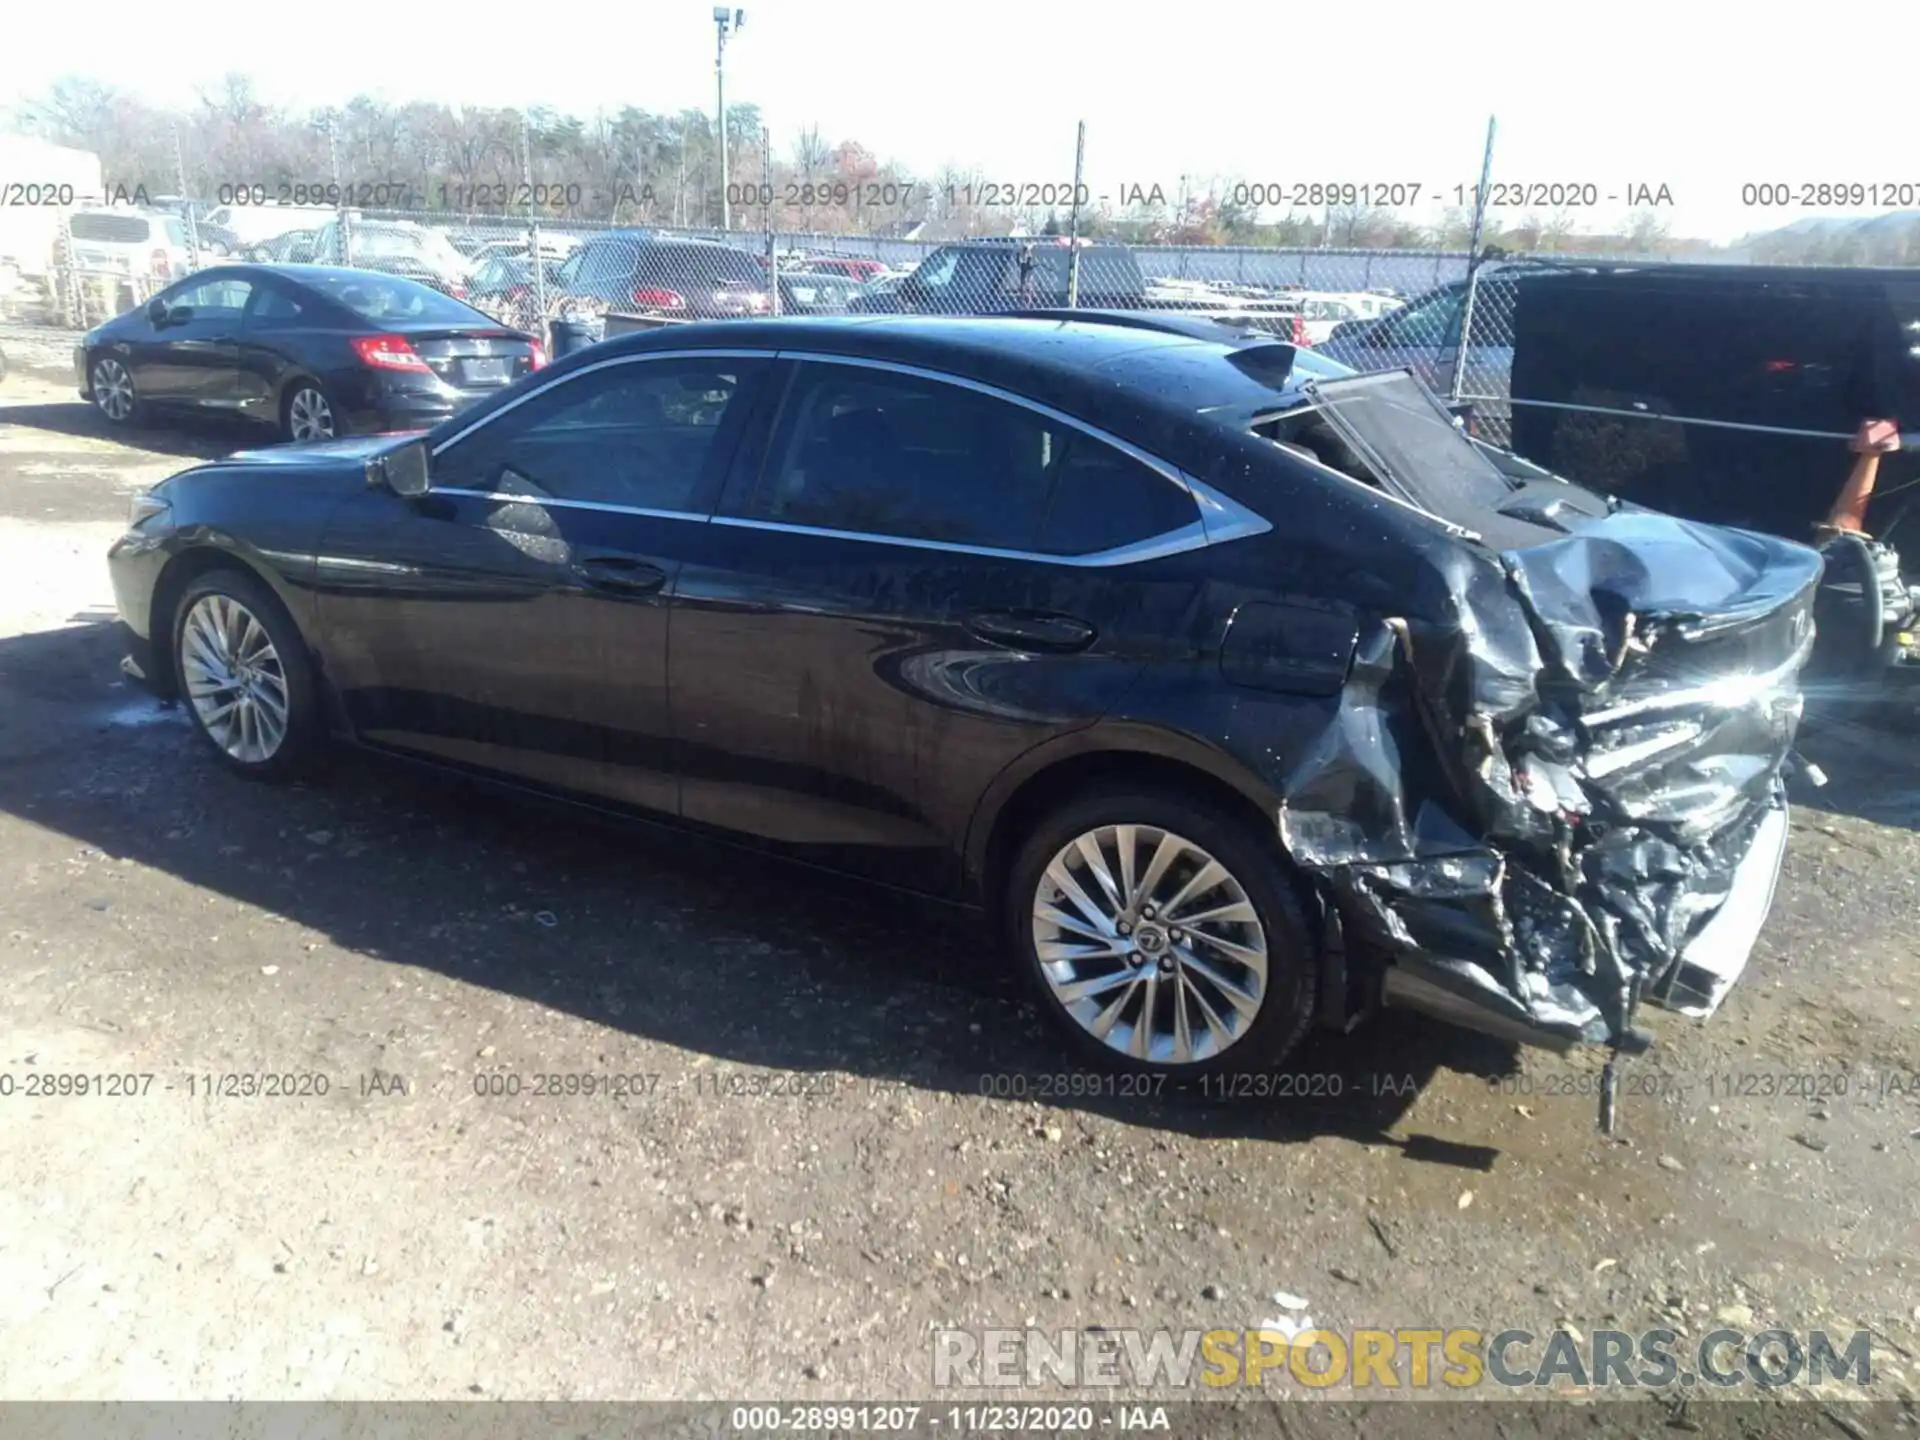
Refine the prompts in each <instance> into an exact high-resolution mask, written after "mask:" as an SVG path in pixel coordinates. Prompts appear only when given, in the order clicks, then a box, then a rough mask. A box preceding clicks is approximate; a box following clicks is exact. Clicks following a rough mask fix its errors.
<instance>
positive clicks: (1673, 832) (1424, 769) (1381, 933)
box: [1279, 511, 1820, 1047]
mask: <svg viewBox="0 0 1920 1440" xmlns="http://www.w3.org/2000/svg"><path fill="white" fill-rule="evenodd" d="M1438 563H1439V564H1440V565H1442V566H1446V567H1451V568H1450V571H1449V573H1447V574H1446V575H1445V576H1444V582H1445V588H1446V591H1447V594H1448V597H1449V598H1448V599H1447V601H1446V602H1444V603H1443V604H1441V605H1439V606H1436V607H1435V608H1434V610H1433V611H1432V612H1431V613H1429V614H1427V615H1424V616H1411V615H1410V616H1408V617H1406V618H1402V619H1394V620H1391V621H1389V622H1388V623H1387V624H1386V625H1384V626H1382V627H1381V628H1380V629H1379V631H1378V632H1376V633H1375V634H1373V635H1372V636H1370V637H1367V638H1366V639H1365V640H1364V641H1363V644H1362V648H1361V651H1360V653H1359V654H1358V656H1357V658H1356V663H1355V665H1354V668H1353V670H1352V672H1351V675H1350V678H1349V680H1348V683H1347V686H1346V689H1345V690H1344V691H1343V693H1342V695H1341V697H1340V701H1339V707H1338V711H1337V714H1336V715H1335V717H1334V720H1333V723H1332V724H1331V725H1330V726H1328V728H1327V729H1326V731H1325V732H1324V733H1323V734H1322V736H1321V737H1320V743H1319V745H1318V746H1317V747H1316V748H1315V749H1314V751H1313V752H1312V753H1311V754H1309V755H1306V756H1305V757H1303V758H1302V759H1301V761H1300V763H1299V764H1297V765H1296V766H1295V768H1294V769H1293V771H1292V772H1291V774H1290V775H1289V776H1288V777H1287V780H1286V783H1285V786H1284V789H1283V794H1284V799H1283V802H1282V804H1281V807H1280V813H1279V825H1280V833H1281V838H1282V841H1283V843H1284V844H1285V845H1286V847H1287V849H1288V851H1289V853H1290V854H1291V855H1292V856H1293V857H1294V859H1295V860H1296V861H1298V862H1299V863H1300V864H1301V865H1302V866H1304V867H1305V868H1306V869H1307V870H1308V872H1309V873H1310V874H1312V875H1313V876H1314V877H1315V879H1316V881H1317V882H1318V884H1319V885H1320V887H1321V889H1322V891H1323V893H1324V894H1325V895H1326V897H1327V899H1328V901H1329V902H1330V903H1331V904H1332V905H1333V906H1334V907H1335V908H1336V909H1337V911H1338V913H1339V915H1340V917H1341V920H1342V922H1343V926H1344V928H1345V932H1346V935H1347V937H1348V942H1349V945H1350V946H1351V947H1353V948H1354V949H1356V950H1359V951H1363V952H1365V953H1368V954H1370V955H1372V956H1375V957H1378V959H1379V961H1380V962H1381V963H1382V964H1383V965H1384V967H1385V969H1384V974H1383V983H1382V991H1383V994H1384V996H1385V998H1386V1000H1387V1001H1388V1003H1397V1004H1405V1005H1410V1006H1413V1007H1415V1008H1420V1009H1424V1010H1428V1011H1431V1012H1433V1013H1435V1014H1437V1015H1440V1016H1442V1017H1443V1018H1446V1019H1449V1020H1452V1021H1455V1022H1457V1023H1462V1024H1468V1025H1472V1026H1474V1027H1476V1028H1479V1029H1483V1030H1488V1031H1492V1032H1495V1033H1498V1034H1502V1035H1505V1036H1507V1037H1509V1038H1512V1039H1516V1040H1521V1041H1524V1042H1528V1043H1535V1044H1545V1045H1550V1046H1555V1047H1563V1046H1566V1045H1569V1044H1577V1043H1608V1042H1617V1041H1622V1040H1624V1039H1625V1038H1626V1037H1627V1036H1628V1034H1629V1032H1630V1031H1631V1030H1632V1028H1633V1022H1634V1016H1635V1013H1636V1011H1637V1010H1638V1008H1639V1006H1640V1005H1641V1004H1642V1003H1643V1002H1653V1003H1665V1004H1667V1005H1669V1006H1670V1007H1671V1008H1676V1009H1679V1010H1681V1011H1682V1012H1683V1013H1686V1014H1695V1015H1706V1014H1710V1013H1711V1012H1712V1010H1713V1009H1714V1007H1715V1006H1717V1005H1718V1004H1719V1002H1720V1000H1721V999H1722V998H1723V997H1724V996H1725V994H1726V992H1727V990H1728V989H1729V988H1730V987H1731V986H1732V984H1733V983H1734V981H1735V980H1736V979H1737V978H1738V976H1739V974H1740V971H1741V969H1742V968H1743V967H1744V965H1745V963H1746V958H1747V954H1748V952H1749V951H1750V950H1751V949H1752V946H1753V943H1754V940H1755V937H1756V936H1757V935H1758V933H1759V930H1760V927H1761V924H1762V922H1763V921H1764V919H1765V916H1766V912H1767V909H1768V907H1769V905H1770V904H1771V901H1772V895H1773V886H1774V881H1775V878H1776V876H1777V875H1778V872H1779V867H1780V858H1781V853H1782V850H1783V847H1784V845H1785V839H1786V828H1787V825H1786V809H1785V799H1784V784H1783V780H1782V772H1783V769H1784V766H1785V763H1786V759H1787V757H1788V755H1789V753H1790V752H1791V749H1792V745H1793V740H1794V735H1795V732H1796V729H1797V727H1798V722H1799V717H1800V710H1801V697H1800V692H1799V685H1798V679H1799V672H1800V669H1801V667H1802V666H1803V665H1804V663H1805V661H1806V658H1807V655H1808V653H1809V651H1810V649H1811V646H1812V640H1813V626H1812V621H1811V607H1812V601H1813V596H1814V591H1815V587H1816V586H1817V583H1818V580H1819V575H1820V560H1819V557H1818V556H1817V555H1816V554H1815V553H1814V552H1813V551H1811V550H1809V549H1806V548H1805V547H1803V546H1798V545H1794V544H1792V543H1790V542H1787V541H1782V540H1775V539H1772V538H1769V537H1766V536H1760V535H1751V534H1747V533H1745V532H1739V531H1729V530H1722V529H1718V528H1716V527H1712V526H1704V525H1696V524H1692V523H1690V522H1687V521H1683V520H1676V519H1673V518H1671V517H1668V516H1663V515H1654V514H1650V513H1647V512H1641V511H1622V512H1620V513H1617V514H1614V515H1610V516H1608V517H1606V518H1605V519H1603V520H1600V521H1598V522H1596V523H1594V524H1592V525H1591V526H1588V527H1587V528H1585V529H1583V530H1582V531H1581V532H1580V533H1579V534H1577V535H1574V536H1570V537H1568V538H1566V539H1563V540H1556V541H1553V542H1551V543H1548V544H1544V545H1539V546H1535V547H1532V548H1529V549H1526V550H1518V551H1509V552H1507V553H1505V554H1503V555H1499V556H1497V557H1496V556H1493V555H1492V554H1490V553H1487V552H1478V553H1475V552H1473V551H1471V550H1470V549H1469V547H1465V546H1462V547H1458V549H1457V551H1456V553H1454V554H1452V555H1450V556H1448V557H1446V558H1444V559H1443V560H1441V561H1439V562H1438Z"/></svg>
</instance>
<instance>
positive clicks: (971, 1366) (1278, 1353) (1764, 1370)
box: [933, 1328, 1873, 1398]
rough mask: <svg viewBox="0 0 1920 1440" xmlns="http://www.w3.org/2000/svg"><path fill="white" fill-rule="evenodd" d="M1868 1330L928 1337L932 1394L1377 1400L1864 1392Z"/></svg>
mask: <svg viewBox="0 0 1920 1440" xmlns="http://www.w3.org/2000/svg"><path fill="white" fill-rule="evenodd" d="M1872 1379H1873V1350H1872V1334H1871V1332H1869V1331H1866V1330H1856V1331H1853V1332H1852V1333H1850V1334H1847V1335H1844V1336H1839V1337H1836V1336H1833V1335H1830V1334H1828V1332H1826V1331H1824V1330H1811V1331H1803V1332H1796V1331H1791V1330H1777V1329H1776V1330H1761V1331H1757V1332H1755V1333H1753V1334H1751V1335H1749V1334H1748V1333H1746V1332H1745V1331H1741V1330H1726V1329H1721V1330H1711V1331H1709V1332H1707V1333H1706V1334H1705V1335H1703V1336H1701V1337H1700V1338H1699V1340H1697V1341H1694V1340H1690V1339H1688V1338H1687V1337H1684V1336H1682V1335H1681V1334H1680V1333H1679V1332H1678V1331H1675V1330H1668V1329H1663V1328H1656V1329H1651V1330H1640V1331H1627V1330H1596V1331H1594V1332H1593V1333H1592V1334H1591V1335H1583V1334H1582V1333H1581V1332H1579V1331H1577V1330H1566V1329H1562V1330H1550V1331H1547V1332H1545V1333H1544V1334H1536V1333H1535V1332H1534V1331H1531V1330H1517V1329H1515V1330H1495V1331H1486V1330H1474V1329H1466V1328H1454V1329H1444V1330H1443V1329H1431V1330H1418V1329H1396V1330H1373V1329H1355V1330H1344V1331H1342V1330H1317V1329H1316V1330H1304V1331H1302V1332H1300V1333H1299V1334H1297V1335H1294V1336H1293V1337H1291V1338H1289V1337H1288V1336H1286V1335H1284V1334H1282V1333H1281V1332H1280V1331H1278V1330H1268V1329H1253V1330H1165V1329H1161V1330H1070V1329H1069V1330H1057V1331H1047V1330H1033V1329H1026V1330H1013V1329H1007V1330H995V1329H988V1330H936V1331H934V1332H933V1383H934V1385H935V1387H936V1388H939V1389H947V1388H954V1389H996V1388H1005V1389H1015V1388H1021V1387H1027V1386H1041V1385H1059V1386H1067V1387H1070V1388H1071V1387H1080V1386H1087V1387H1097V1388H1116V1387H1125V1388H1128V1389H1144V1390H1163V1389H1166V1390H1174V1389H1187V1388H1193V1387H1199V1388H1202V1389H1204V1388H1208V1387H1211V1388H1215V1389H1218V1388H1222V1387H1227V1386H1240V1387H1256V1388H1257V1387H1259V1386H1263V1385H1267V1384H1270V1383H1275V1382H1278V1383H1293V1384H1299V1385H1304V1386H1307V1387H1309V1388H1311V1389H1317V1390H1330V1389H1333V1388H1335V1387H1341V1386H1344V1387H1346V1388H1348V1389H1351V1390H1356V1391H1365V1392H1367V1393H1368V1394H1371V1395H1378V1396H1380V1397H1381V1398H1385V1397H1386V1396H1388V1395H1391V1394H1392V1393H1393V1392H1396V1391H1401V1392H1407V1393H1414V1392H1418V1391H1422V1390H1427V1391H1431V1390H1435V1389H1442V1390H1473V1389H1486V1388H1489V1387H1492V1388H1494V1389H1505V1390H1530V1391H1537V1390H1593V1389H1664V1388H1675V1387H1677V1388H1683V1389H1692V1388H1696V1387H1705V1388H1707V1389H1719V1390H1730V1389H1734V1388H1736V1387H1741V1386H1746V1387H1758V1388H1760V1389H1765V1390H1778V1389H1781V1388H1783V1387H1786V1386H1792V1385H1802V1386H1813V1385H1818V1384H1820V1383H1822V1382H1823V1381H1827V1380H1838V1381H1843V1382H1847V1381H1850V1382H1851V1383H1853V1384H1854V1385H1857V1386H1859V1387H1861V1388H1863V1389H1864V1388H1865V1387H1866V1386H1867V1385H1868V1384H1869V1383H1871V1381H1872Z"/></svg>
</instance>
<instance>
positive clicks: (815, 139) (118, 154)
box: [6, 73, 1920, 264]
mask: <svg viewBox="0 0 1920 1440" xmlns="http://www.w3.org/2000/svg"><path fill="white" fill-rule="evenodd" d="M6 119H7V121H8V123H9V124H10V126H11V128H13V129H16V130H19V131H22V132H25V133H28V134H33V135H37V136H40V137H42V138H44V139H46V140H49V141H52V142H54V143H56V144H60V145H67V146H72V147H74V148H77V149H81V150H87V151H91V152H92V153H94V154H96V155H98V156H99V157H100V160H101V163H102V166H103V168H104V171H105V173H106V177H107V180H108V182H109V184H110V185H111V184H126V185H129V186H132V185H134V184H140V185H144V186H145V187H146V189H147V191H148V193H149V194H154V195H158V194H180V195H186V196H190V197H194V198H198V199H203V200H209V201H213V200H216V199H219V198H223V197H225V196H227V195H230V194H233V193H235V189H236V187H256V188H254V189H253V191H252V193H253V194H256V195H259V194H265V195H272V194H274V193H275V192H276V191H277V190H278V188H279V187H282V186H292V187H305V189H306V191H307V192H309V193H311V192H312V191H313V190H314V189H316V188H317V189H321V190H326V189H327V187H340V188H342V189H344V190H346V191H347V192H348V193H351V194H355V195H358V196H370V197H372V203H374V204H380V205H383V206H390V205H391V203H392V202H393V201H394V200H396V199H404V200H406V201H407V202H408V203H407V205H405V206H404V207H394V208H417V209H425V210H436V211H444V212H452V213H468V214H471V213H479V212H495V213H511V214H524V213H526V207H527V206H529V205H531V206H533V207H534V208H535V209H537V211H538V212H539V213H540V214H542V215H551V216H554V217H556V218H560V219H572V220H594V221H613V222H618V223H624V224H637V225H660V226H687V227H693V228H701V229H705V228H712V227H715V226H718V225H719V224H720V223H721V218H722V209H723V206H722V199H723V187H722V183H721V165H720V136H719V133H718V127H717V125H716V124H715V123H714V117H713V115H712V114H710V113H708V112H706V111H703V110H692V109H689V110H681V111H679V112H677V113H667V112H664V111H653V110H647V109H643V108H641V107H638V106H626V107H623V108H621V109H620V110H618V111H615V112H612V113H597V114H594V115H592V116H587V117H583V116H579V115H571V114H565V113H562V112H559V111H556V110H552V109H546V108H540V107H533V108H528V109H516V108H512V107H488V106H466V107H453V106H448V105H442V104H428V103H424V102H420V103H408V104H392V103H388V102H386V101H382V100H378V99H375V98H372V97H370V96H364V95H362V96H357V97H355V98H353V99H351V100H348V101H347V102H346V103H345V104H342V105H339V106H335V107H329V108H326V109H321V110H296V109H292V108H288V107H285V106H281V105H276V104H273V103H271V102H270V101H269V100H268V99H267V98H265V97H264V96H262V95H261V94H260V93H259V91H258V90H257V88H256V87H255V85H254V83H253V81H252V80H251V79H250V78H249V77H248V76H246V75H244V74H240V73H233V74H229V75H227V76H226V77H225V78H224V79H223V80H222V81H221V82H220V83H219V84H218V85H216V86H214V87H213V88H212V89H211V90H210V91H208V92H206V93H203V94H202V95H201V96H200V97H199V98H198V100H197V102H196V103H194V104H192V105H190V106H183V107H177V108H169V107H166V106H161V105H156V104H154V103H152V102H150V101H148V100H146V99H145V98H143V97H141V96H139V95H137V94H134V93H132V92H129V91H126V90H123V89H119V88H116V87H114V86H109V85H104V84H101V83H99V82H98V81H95V80H92V79H89V78H86V77H83V76H69V77H66V78H63V79H60V80H58V81H55V82H54V83H53V84H52V85H50V86H49V87H48V89H47V90H46V92H45V93H44V94H42V95H39V96H36V97H33V98H30V99H27V100H25V101H23V102H22V103H20V104H18V105H16V106H15V107H14V109H13V111H12V113H11V114H10V115H9V116H7V117H6ZM1062 148H1063V149H1064V148H1065V145H1064V142H1063V146H1062ZM726 149H727V166H726V173H727V179H728V184H727V185H726V187H725V198H726V200H727V201H728V202H729V203H728V205H727V207H726V208H727V209H728V210H730V212H731V213H730V217H729V218H730V220H731V223H732V224H733V225H734V226H735V227H737V228H753V229H766V228H771V229H774V230H778V231H803V232H812V233H819V234H847V235H856V234H857V235H892V236H904V235H910V236H913V237H915V238H919V239H925V240H942V239H954V238H960V237H965V236H969V235H983V234H1007V233H1009V232H1010V231H1018V230H1024V231H1026V232H1027V233H1033V234H1044V233H1062V232H1063V231H1064V230H1065V229H1066V228H1067V226H1068V224H1069V213H1068V206H1067V204H1065V203H1061V202H1062V201H1065V200H1066V199H1067V198H1068V197H1064V196H1062V197H1055V196H1052V195H1050V194H1049V195H1041V196H1038V197H1032V196H1026V195H1016V196H1014V197H1011V198H1012V199H1013V200H1014V201H1015V202H1016V203H1012V204H1008V203H1004V201H1005V199H1006V198H1007V197H1005V196H1004V195H1003V194H1002V193H1001V191H1002V187H999V186H996V185H993V184H991V183H988V182H986V181H985V180H984V179H983V177H982V176H981V175H980V174H979V173H977V172H971V171H967V170H964V169H962V168H959V167H954V166H947V167H943V168H941V169H939V170H937V171H935V172H933V173H930V174H919V173H914V172H913V171H911V170H910V169H909V168H908V167H905V166H903V165H901V164H899V163H897V162H895V161H892V160H887V159H883V158H881V156H880V155H879V154H877V153H876V152H875V151H874V150H872V149H870V148H869V147H868V146H866V145H864V144H862V143H861V142H860V141H858V140H853V139H841V140H833V139H830V138H828V137H826V136H824V135H822V134H821V132H820V130H819V127H817V126H808V127H805V128H803V129H801V130H799V131H798V132H796V133H795V134H793V135H792V136H791V137H789V138H788V139H787V140H786V141H785V142H784V143H781V144H776V143H775V142H774V141H773V139H772V137H771V136H770V135H769V134H768V132H767V129H766V127H765V125H764V124H763V122H762V117H761V114H760V112H759V110H758V108H757V107H756V106H754V105H751V104H741V105H734V106H730V107H729V108H728V111H727V138H726ZM382 187H384V188H382ZM1245 188H1246V187H1244V186H1238V187H1237V186H1236V185H1235V184H1234V182H1233V181H1232V180H1231V179H1229V178H1225V177H1215V178H1211V179H1208V180H1204V181H1202V180H1183V181H1182V182H1181V183H1180V184H1179V185H1178V186H1176V187H1172V188H1170V189H1167V190H1159V189H1156V191H1155V192H1154V194H1153V195H1152V196H1151V197H1145V198H1142V197H1137V196H1136V197H1134V198H1133V200H1132V202H1131V203H1129V204H1127V205H1124V206H1118V207H1116V206H1112V205H1106V204H1097V203H1088V204H1085V205H1083V206H1082V208H1081V211H1080V214H1079V215H1078V217H1077V227H1078V231H1079V233H1080V234H1082V235H1086V236H1090V237H1097V238H1106V239H1113V240H1121V241H1126V242H1129V243H1133V244H1171V245H1256V246H1275V247H1284V248H1288V249H1295V248H1316V247H1334V248H1351V249H1408V250H1420V249H1436V248H1437V249H1445V250H1462V249H1465V248H1466V247H1467V245H1468V242H1469V238H1470V236H1471V232H1472V216H1471V215H1470V214H1469V213H1468V212H1467V211H1465V210H1463V209H1460V208H1457V207H1456V208H1452V209H1448V210H1446V211H1444V212H1442V213H1441V215H1440V216H1439V217H1438V219H1437V221H1435V222H1434V223H1431V224H1424V225H1423V224H1418V223H1415V222H1414V221H1413V220H1411V219H1410V218H1409V216H1408V215H1407V214H1406V213H1405V212H1400V211H1394V210H1388V209H1384V208H1380V207H1369V206H1360V205H1347V206H1339V205H1336V206H1331V207H1326V208H1324V209H1316V210H1311V211H1304V210H1296V211H1294V212H1293V213H1291V214H1289V215H1286V216H1283V217H1279V218H1275V217H1274V216H1273V214H1272V212H1271V210H1269V211H1267V212H1264V213H1263V212H1261V211H1260V210H1258V209H1256V208H1254V207H1250V206H1247V205H1242V204H1235V203H1233V199H1232V197H1233V196H1234V194H1235V193H1236V190H1239V191H1242V192H1244V190H1245ZM1033 199H1037V200H1042V201H1049V202H1053V203H1021V202H1025V201H1027V200H1033ZM1481 238H1482V240H1483V242H1484V243H1487V244H1492V245H1497V246H1499V247H1501V248H1502V249H1505V250H1508V251H1511V252H1533V253H1538V252H1553V251H1563V252H1567V253H1578V252H1586V253H1610V254H1668V255H1672V254H1684V253H1689V252H1705V251H1711V250H1712V249H1713V248H1715V247H1713V246H1711V245H1709V244H1707V243H1706V242H1704V241H1697V240H1687V239H1684V238H1678V237H1675V236H1673V235H1671V234H1670V233H1669V229H1668V226H1667V223H1666V221H1665V219H1664V216H1663V213H1662V212H1660V211H1657V210H1653V209H1646V210H1640V211H1636V212H1634V213H1632V214H1631V215H1629V216H1627V217H1625V218H1624V223H1622V224H1621V225H1620V226H1618V227H1617V228H1615V229H1612V230H1596V229H1595V228H1593V221H1592V218H1591V215H1590V213H1589V212H1572V211H1561V212H1556V213H1549V214H1531V215H1524V216H1522V217H1520V218H1519V219H1517V220H1515V219H1511V218H1508V217H1503V216H1500V215H1498V214H1497V213H1496V214H1493V215H1489V216H1488V217H1487V220H1486V223H1485V225H1484V227H1483V230H1482V236H1481ZM1764 239H1765V241H1766V243H1767V246H1768V253H1767V255H1765V256H1756V258H1768V259H1775V260H1782V261H1793V260H1804V259H1831V260H1832V261H1833V263H1871V262H1878V263H1888V264H1899V263H1913V262H1915V261H1920V225H1916V226H1913V227H1910V228H1909V229H1908V230H1907V231H1905V232H1904V233H1902V234H1897V235H1893V236H1888V235H1883V234H1876V235H1875V236H1874V237H1871V238H1870V239H1862V238H1858V237H1856V238H1854V239H1851V240H1849V239H1848V238H1846V237H1845V236H1830V235H1819V234H1808V235H1773V236H1768V237H1764Z"/></svg>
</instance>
